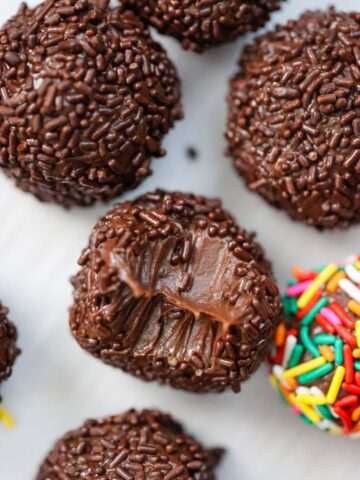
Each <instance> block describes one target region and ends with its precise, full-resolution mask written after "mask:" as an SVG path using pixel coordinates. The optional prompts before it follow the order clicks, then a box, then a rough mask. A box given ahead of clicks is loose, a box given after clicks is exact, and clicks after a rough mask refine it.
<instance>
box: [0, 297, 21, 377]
mask: <svg viewBox="0 0 360 480" xmlns="http://www.w3.org/2000/svg"><path fill="white" fill-rule="evenodd" d="M8 313H9V310H8V309H7V308H5V307H3V306H2V304H1V303H0V382H2V381H4V380H6V379H7V378H9V377H10V375H11V371H12V366H13V365H14V362H15V360H16V357H17V356H18V355H19V353H20V350H19V349H18V348H17V346H16V340H17V331H16V328H15V325H13V324H12V323H11V322H10V321H9V320H8V318H7V314H8Z"/></svg>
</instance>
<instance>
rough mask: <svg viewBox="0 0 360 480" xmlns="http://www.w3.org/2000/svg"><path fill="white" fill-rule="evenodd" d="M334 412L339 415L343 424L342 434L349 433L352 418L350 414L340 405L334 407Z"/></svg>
mask: <svg viewBox="0 0 360 480" xmlns="http://www.w3.org/2000/svg"><path fill="white" fill-rule="evenodd" d="M334 412H335V413H336V415H338V416H339V418H340V419H341V421H342V423H343V425H344V434H345V435H347V434H349V433H350V431H351V427H352V420H351V418H350V416H349V415H348V414H347V413H346V412H345V410H343V409H342V408H340V407H334Z"/></svg>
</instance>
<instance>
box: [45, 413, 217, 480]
mask: <svg viewBox="0 0 360 480" xmlns="http://www.w3.org/2000/svg"><path fill="white" fill-rule="evenodd" d="M221 455H222V450H220V449H213V450H205V449H204V448H203V447H202V446H201V445H200V444H199V443H198V442H197V441H196V440H194V439H193V438H192V437H190V436H189V435H187V434H186V433H185V432H184V431H183V429H182V427H181V425H180V424H179V423H177V422H175V421H174V420H173V419H172V418H171V417H170V416H169V415H165V414H163V413H160V412H157V411H151V410H144V411H142V412H141V413H137V412H136V411H134V410H130V411H129V412H127V413H125V414H123V415H118V416H114V417H108V418H104V419H102V420H88V421H86V422H85V423H84V425H83V426H82V427H80V428H79V429H78V430H74V431H72V432H70V433H68V434H66V435H65V436H64V437H63V438H61V439H60V440H59V441H58V442H57V443H56V444H55V446H54V448H53V449H52V451H51V452H50V454H49V455H48V456H47V458H46V459H45V461H44V463H43V464H42V466H41V468H40V471H39V474H38V476H37V480H60V479H65V478H66V479H69V480H70V479H78V478H87V479H91V480H95V479H99V480H100V479H101V480H115V479H119V480H120V479H124V480H131V479H139V480H151V479H154V480H215V475H214V469H215V467H216V465H217V464H218V463H219V460H220V458H221Z"/></svg>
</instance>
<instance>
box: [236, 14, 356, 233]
mask: <svg viewBox="0 0 360 480" xmlns="http://www.w3.org/2000/svg"><path fill="white" fill-rule="evenodd" d="M240 66H241V71H240V72H239V73H238V74H237V75H235V77H234V78H233V79H232V81H231V90H230V95H229V121H228V131H227V139H228V142H229V154H230V155H231V156H232V157H233V160H234V165H235V167H236V169H237V170H238V172H239V173H240V174H241V175H242V176H243V177H244V179H245V181H246V183H247V185H248V186H249V188H250V189H251V190H253V191H255V192H257V193H259V194H260V195H262V196H263V197H264V198H265V199H266V200H267V201H268V202H270V203H271V204H273V205H275V206H277V207H279V208H281V209H283V210H285V211H287V212H288V213H289V215H290V216H291V217H292V218H293V219H295V220H300V221H303V222H305V223H307V224H309V225H314V226H316V227H318V228H333V227H347V226H349V225H350V224H352V223H355V222H359V220H360V110H359V107H360V93H359V82H360V14H359V13H343V12H337V11H336V10H335V9H330V10H327V11H316V12H307V13H305V14H304V15H303V16H302V17H300V19H299V20H292V21H289V22H288V23H287V25H285V26H278V27H277V28H276V30H275V31H273V32H270V33H267V34H266V35H264V36H261V37H259V38H258V39H257V40H256V41H255V43H254V44H252V45H250V46H248V47H247V48H246V49H245V51H244V54H243V55H242V58H241V61H240Z"/></svg>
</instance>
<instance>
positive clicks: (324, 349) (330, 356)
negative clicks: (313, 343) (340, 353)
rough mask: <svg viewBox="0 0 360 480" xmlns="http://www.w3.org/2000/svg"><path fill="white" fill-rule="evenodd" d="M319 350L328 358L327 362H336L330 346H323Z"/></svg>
mask: <svg viewBox="0 0 360 480" xmlns="http://www.w3.org/2000/svg"><path fill="white" fill-rule="evenodd" d="M319 350H320V353H321V355H322V356H323V357H325V358H326V361H327V362H333V361H334V359H335V355H334V352H333V350H332V349H331V348H330V347H329V345H321V347H319Z"/></svg>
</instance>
